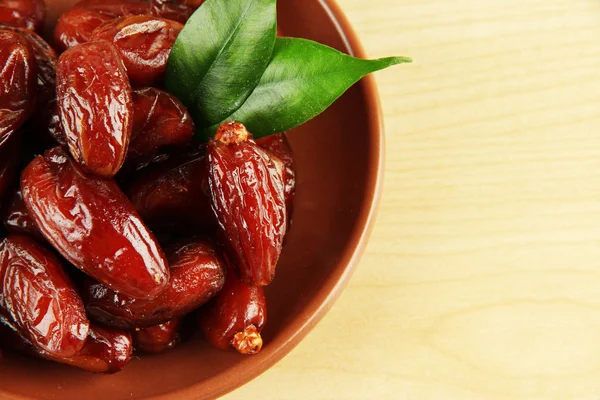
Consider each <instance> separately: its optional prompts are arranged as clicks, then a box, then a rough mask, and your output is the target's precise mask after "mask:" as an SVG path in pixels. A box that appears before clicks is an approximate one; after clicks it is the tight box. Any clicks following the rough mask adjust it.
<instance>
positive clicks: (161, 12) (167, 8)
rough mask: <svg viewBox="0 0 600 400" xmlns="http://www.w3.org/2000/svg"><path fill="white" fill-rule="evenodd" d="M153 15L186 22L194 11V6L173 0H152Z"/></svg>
mask: <svg viewBox="0 0 600 400" xmlns="http://www.w3.org/2000/svg"><path fill="white" fill-rule="evenodd" d="M150 7H151V9H152V15H157V16H160V17H163V18H167V19H170V20H172V21H177V22H179V23H182V24H185V22H186V21H187V20H188V19H189V18H190V16H191V15H192V14H193V12H194V8H192V7H189V6H187V5H185V4H183V3H180V2H176V1H172V0H150Z"/></svg>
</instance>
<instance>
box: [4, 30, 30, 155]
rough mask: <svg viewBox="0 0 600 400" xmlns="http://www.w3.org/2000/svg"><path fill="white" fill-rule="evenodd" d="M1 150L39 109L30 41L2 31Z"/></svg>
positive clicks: (13, 33) (7, 31)
mask: <svg viewBox="0 0 600 400" xmlns="http://www.w3.org/2000/svg"><path fill="white" fill-rule="evenodd" d="M0 65H2V68H0V146H1V145H3V144H4V143H6V141H7V140H8V139H9V138H10V137H11V136H13V135H14V133H15V132H16V131H17V129H19V128H20V127H21V125H23V123H24V122H25V120H27V118H28V117H29V115H31V113H32V112H33V110H34V106H35V95H36V79H37V78H36V77H37V65H36V62H35V55H34V52H33V50H32V48H31V46H30V45H29V43H27V40H26V39H25V38H24V37H23V36H21V35H20V34H18V33H16V32H12V31H10V30H6V29H0Z"/></svg>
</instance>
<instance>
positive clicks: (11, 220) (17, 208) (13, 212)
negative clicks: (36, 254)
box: [2, 187, 44, 242]
mask: <svg viewBox="0 0 600 400" xmlns="http://www.w3.org/2000/svg"><path fill="white" fill-rule="evenodd" d="M5 204H6V205H4V206H3V208H2V222H3V223H4V227H5V228H6V230H7V231H8V232H10V233H16V234H22V235H26V236H30V237H32V238H34V239H36V240H37V241H38V242H43V241H44V237H43V236H42V234H41V233H40V231H39V229H38V227H37V225H36V224H35V221H34V220H33V218H31V215H29V211H27V208H26V207H25V202H24V201H23V196H22V195H21V189H20V188H19V187H16V188H14V189H12V191H11V192H9V193H8V194H7V196H6V203H5Z"/></svg>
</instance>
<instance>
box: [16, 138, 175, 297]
mask: <svg viewBox="0 0 600 400" xmlns="http://www.w3.org/2000/svg"><path fill="white" fill-rule="evenodd" d="M21 191H22V194H23V199H24V200H25V205H26V206H27V210H28V211H29V213H30V215H31V217H32V218H33V219H34V221H35V223H36V225H37V226H38V228H39V229H40V231H41V232H42V234H43V235H44V237H45V238H46V240H48V242H50V243H51V244H52V245H53V246H54V247H55V248H56V249H57V250H58V251H59V252H60V253H61V254H62V255H63V256H64V257H65V258H66V259H67V260H68V261H69V262H71V263H72V264H74V265H75V266H77V267H78V268H79V269H81V270H82V271H84V272H85V273H87V274H88V275H90V276H92V277H94V278H95V279H97V280H98V281H100V282H104V283H106V284H107V285H108V286H110V287H111V288H114V289H115V290H117V291H119V292H121V293H122V294H124V295H128V296H132V297H139V298H153V297H155V296H157V295H158V293H160V292H161V291H162V290H163V289H164V288H165V287H166V286H167V284H168V280H169V271H168V268H167V263H166V260H165V258H164V255H163V252H162V250H161V249H160V247H159V246H158V243H157V242H156V239H155V238H154V236H153V235H152V233H150V231H149V230H148V229H147V228H146V226H145V225H144V224H143V223H142V221H141V219H140V218H139V216H138V215H137V213H136V212H135V209H134V208H133V205H132V204H131V203H130V202H129V200H128V199H127V198H126V197H125V195H124V194H123V193H122V192H121V190H120V189H119V187H118V186H117V184H116V183H115V182H114V181H113V180H107V179H100V178H95V177H93V176H90V175H88V174H86V173H85V172H84V171H83V170H82V169H81V168H80V166H79V165H77V163H75V162H74V161H73V160H72V159H71V158H70V156H69V155H68V154H67V153H66V152H65V150H63V149H62V148H60V147H55V148H53V149H51V150H48V151H46V153H44V156H38V157H36V158H35V159H34V160H33V161H32V162H31V163H30V164H29V165H28V166H27V167H26V168H25V170H23V172H22V174H21Z"/></svg>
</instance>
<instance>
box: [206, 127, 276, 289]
mask: <svg viewBox="0 0 600 400" xmlns="http://www.w3.org/2000/svg"><path fill="white" fill-rule="evenodd" d="M207 160H208V168H209V172H208V183H209V187H210V196H211V206H212V209H213V212H214V213H215V216H216V218H217V220H218V222H219V227H220V229H221V232H222V234H223V236H224V238H225V240H226V241H227V244H228V247H229V250H230V254H231V256H232V258H233V260H234V261H235V263H236V265H237V266H238V267H239V272H240V276H241V278H242V279H243V280H244V281H245V282H246V283H248V284H253V285H257V286H264V285H268V284H269V283H270V282H271V281H272V280H273V277H274V276H275V266H276V265H277V261H278V259H279V255H280V254H281V249H282V246H283V238H284V236H285V232H286V207H285V195H284V188H283V182H282V179H281V175H280V174H279V172H278V171H277V168H276V167H275V164H274V163H273V161H272V160H271V158H270V157H269V155H268V154H267V153H266V152H265V150H263V149H261V148H260V147H259V146H258V145H257V144H256V143H255V142H254V140H252V138H251V135H250V133H249V132H248V131H247V130H246V127H244V125H242V124H239V123H235V122H228V123H225V124H223V125H221V126H220V127H219V129H218V131H217V134H216V135H215V138H214V139H212V140H211V141H210V142H209V144H208V151H207ZM258 210H260V212H257V211H258Z"/></svg>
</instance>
